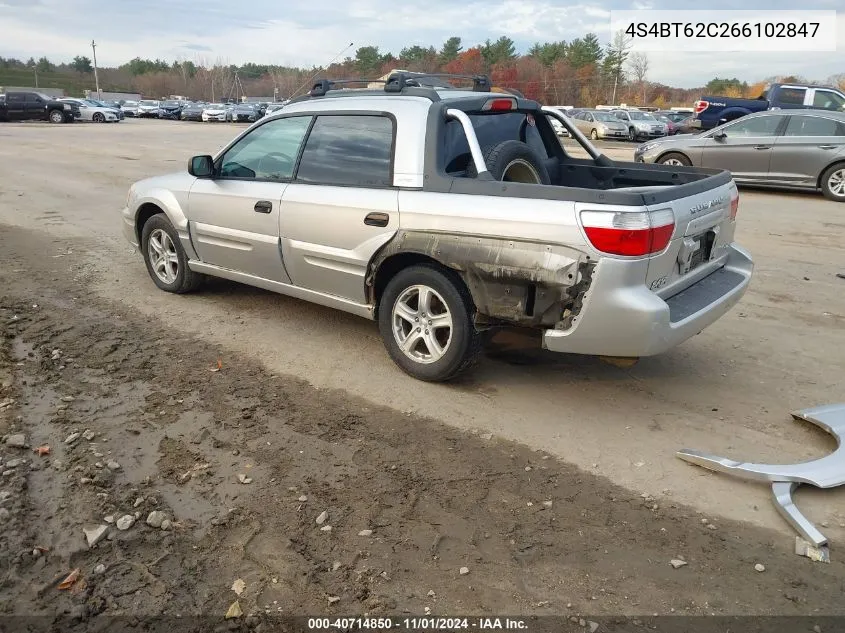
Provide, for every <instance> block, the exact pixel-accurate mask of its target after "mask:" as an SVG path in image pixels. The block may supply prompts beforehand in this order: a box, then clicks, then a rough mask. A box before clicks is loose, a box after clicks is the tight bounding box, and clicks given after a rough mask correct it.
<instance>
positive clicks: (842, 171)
mask: <svg viewBox="0 0 845 633" xmlns="http://www.w3.org/2000/svg"><path fill="white" fill-rule="evenodd" d="M821 184H822V193H823V194H824V197H825V198H827V199H828V200H835V201H836V202H845V163H839V164H838V165H833V166H831V167H829V168H828V169H827V170H826V171H825V172H824V174H822V179H821Z"/></svg>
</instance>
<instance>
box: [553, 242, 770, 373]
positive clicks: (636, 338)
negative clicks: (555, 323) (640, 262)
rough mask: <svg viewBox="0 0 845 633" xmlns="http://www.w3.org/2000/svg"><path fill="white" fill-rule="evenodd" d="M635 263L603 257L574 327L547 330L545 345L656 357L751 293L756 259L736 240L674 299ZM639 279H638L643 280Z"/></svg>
mask: <svg viewBox="0 0 845 633" xmlns="http://www.w3.org/2000/svg"><path fill="white" fill-rule="evenodd" d="M630 264H631V262H629V261H623V260H615V259H603V260H601V261H600V262H599V264H598V265H597V266H596V269H595V271H594V273H593V280H592V283H591V285H590V288H589V290H588V292H587V295H586V297H585V298H584V302H583V307H582V309H581V313H580V314H579V315H578V317H577V318H576V320H575V321H574V322H573V325H572V327H570V328H569V329H568V330H546V331H545V332H544V334H543V347H545V348H546V349H549V350H551V351H553V352H566V353H571V354H590V355H596V356H622V357H639V356H654V355H657V354H662V353H663V352H665V351H667V350H669V349H671V348H673V347H675V346H677V345H679V344H680V343H683V342H684V341H685V340H687V339H688V338H690V337H692V336H694V335H696V334H698V333H699V332H701V331H702V330H703V329H704V328H706V327H707V326H709V325H711V324H712V323H714V322H715V321H717V320H718V319H719V318H721V317H722V316H723V315H724V314H725V313H726V312H727V311H728V310H730V309H731V308H732V307H733V306H734V305H736V303H737V302H738V301H739V300H740V299H741V298H742V295H744V294H745V291H746V290H747V288H748V284H749V283H750V281H751V274H752V271H753V269H754V263H753V261H752V259H751V256H750V255H749V254H748V253H747V252H746V251H745V250H744V249H742V248H741V247H739V246H737V245H736V244H732V245H731V246H730V247H729V250H728V257H727V260H726V263H725V265H724V266H723V267H722V268H719V269H718V270H716V271H715V272H713V273H711V274H709V275H708V276H706V277H704V278H703V279H701V280H700V281H698V282H696V283H695V284H693V285H692V286H690V287H689V288H687V289H686V290H683V291H681V292H680V293H678V294H676V295H675V296H673V297H670V298H667V299H662V298H661V297H659V296H658V295H657V294H655V293H654V292H652V291H651V290H650V289H648V288H647V287H646V286H645V285H644V284H643V283H642V277H641V276H640V274H639V272H641V269H638V271H639V272H637V274H631V272H630V270H629V269H630V268H631V266H630ZM634 278H638V279H639V281H638V282H637V281H636V280H635V279H634Z"/></svg>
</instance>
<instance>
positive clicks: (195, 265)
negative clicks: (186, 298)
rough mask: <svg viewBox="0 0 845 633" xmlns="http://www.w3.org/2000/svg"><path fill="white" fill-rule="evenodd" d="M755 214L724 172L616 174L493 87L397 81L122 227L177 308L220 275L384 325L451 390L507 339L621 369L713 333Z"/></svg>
mask: <svg viewBox="0 0 845 633" xmlns="http://www.w3.org/2000/svg"><path fill="white" fill-rule="evenodd" d="M549 117H554V118H556V119H557V120H558V121H559V122H560V124H561V125H563V126H564V127H566V129H567V130H568V132H569V134H571V135H572V137H574V138H575V139H576V140H577V141H578V142H579V143H580V144H581V145H582V146H583V147H584V148H585V149H586V150H587V152H588V154H589V156H591V158H589V159H585V158H576V157H574V156H572V155H571V154H570V153H568V152H567V151H566V150H565V149H564V147H563V146H562V145H561V143H560V142H559V141H558V139H557V137H556V134H555V132H554V129H553V127H552V125H551V123H550V119H549ZM738 202H739V195H738V192H737V188H736V186H735V185H734V183H733V181H732V179H731V175H730V174H729V173H728V172H726V171H718V170H710V169H701V168H693V167H683V166H665V165H651V164H635V163H622V162H613V161H611V160H610V159H608V158H607V157H606V156H604V155H602V154H601V153H600V152H599V151H598V150H597V149H596V148H595V147H594V146H593V145H592V144H591V143H590V142H589V141H588V140H587V139H586V138H585V137H584V136H583V134H581V132H579V131H578V130H577V128H575V127H574V126H572V125H571V123H569V122H568V121H567V119H566V118H565V117H563V116H562V115H561V114H560V112H559V111H557V110H553V109H551V108H548V109H544V108H542V107H541V106H540V105H539V104H538V103H536V102H535V101H531V100H527V99H523V98H521V97H518V96H512V95H509V94H503V93H500V92H492V91H490V89H489V82H487V81H486V79H485V78H483V77H477V78H475V86H474V89H473V90H468V89H467V90H463V89H456V88H445V87H434V86H426V85H425V77H423V76H411V75H407V74H397V75H394V76H391V77H390V78H389V79H388V80H387V82H386V83H385V87H384V89H346V88H342V87H341V86H339V85H338V84H336V83H332V82H328V81H325V80H321V81H319V82H317V83H315V85H314V88H313V90H312V91H311V93H310V94H309V95H308V96H306V97H304V98H300V99H297V100H294V101H293V102H291V103H290V104H288V105H287V106H285V107H284V108H283V109H281V110H279V111H277V112H275V113H274V114H273V115H272V116H269V117H265V118H263V119H261V120H260V121H258V122H257V123H255V124H254V125H252V126H251V127H250V128H248V129H247V130H245V131H244V132H243V133H241V134H240V135H239V136H238V137H237V138H235V139H234V140H233V141H232V142H231V143H230V144H229V145H228V146H226V147H225V148H224V149H223V150H221V151H220V152H219V153H218V154H217V155H216V156H213V157H212V156H208V155H203V156H195V157H194V158H192V159H191V161H190V163H189V166H188V170H187V171H186V172H181V173H176V174H171V175H167V176H159V177H154V178H150V179H147V180H142V181H140V182H138V183H135V184H134V185H133V186H132V187H131V188H130V190H129V194H128V197H127V200H126V206H125V208H124V209H123V212H122V218H123V222H124V229H125V235H126V237H127V238H128V239H129V241H130V242H132V243H133V244H135V245H136V246H138V247H140V250H141V252H142V254H143V256H144V259H145V261H146V264H147V268H148V270H149V273H150V276H151V277H152V280H153V281H154V282H155V284H156V285H157V286H158V287H159V288H161V289H162V290H165V291H168V292H177V293H182V292H187V291H190V290H194V289H196V288H197V287H198V286H199V284H200V282H201V279H202V277H203V276H204V275H213V276H217V277H223V278H226V279H230V280H234V281H238V282H243V283H246V284H251V285H254V286H258V287H261V288H266V289H269V290H273V291H276V292H279V293H282V294H286V295H290V296H293V297H297V298H299V299H304V300H307V301H312V302H314V303H319V304H322V305H326V306H330V307H333V308H338V309H341V310H345V311H348V312H351V313H354V314H357V315H360V316H362V317H366V318H368V319H373V320H377V321H378V325H379V328H380V331H381V334H382V337H383V339H384V343H385V346H386V348H387V351H388V352H389V354H390V356H391V357H392V358H393V360H394V361H395V362H396V363H397V364H398V365H399V366H400V367H401V368H402V369H403V370H405V371H406V372H407V373H409V374H411V375H412V376H415V377H417V378H419V379H422V380H431V381H441V380H447V379H449V378H451V377H453V376H455V375H457V374H458V373H459V372H461V371H463V370H464V369H466V368H467V367H468V366H470V365H471V364H472V362H473V361H474V360H475V358H476V357H477V356H478V354H479V351H480V349H481V341H482V338H483V333H484V332H485V331H489V330H491V329H495V328H497V327H501V326H524V327H527V328H535V329H538V330H540V331H541V332H542V341H543V346H544V347H546V348H548V349H549V350H553V351H557V352H567V353H577V354H591V355H602V356H614V357H639V356H649V355H654V354H659V353H661V352H664V351H666V350H668V349H670V348H672V347H674V346H676V345H678V344H679V343H681V342H683V341H684V340H686V339H687V338H689V337H691V336H693V335H695V334H697V333H699V332H700V331H701V330H702V329H704V328H705V327H707V326H708V325H710V324H711V323H713V322H714V321H716V320H717V319H718V318H719V317H721V316H722V315H723V314H725V312H727V311H728V310H729V309H730V308H731V307H732V306H733V305H734V304H736V302H737V301H739V299H740V297H741V296H742V295H743V293H744V292H745V290H746V288H747V286H748V283H749V281H750V278H751V274H752V268H753V264H752V261H751V258H750V256H749V255H748V254H747V253H746V252H745V251H744V250H743V249H742V248H740V247H739V246H738V245H737V244H736V243H735V242H734V229H735V226H736V214H737V208H738Z"/></svg>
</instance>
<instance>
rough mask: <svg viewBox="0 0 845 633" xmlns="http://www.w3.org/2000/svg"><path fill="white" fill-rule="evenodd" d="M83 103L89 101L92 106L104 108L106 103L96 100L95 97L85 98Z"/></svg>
mask: <svg viewBox="0 0 845 633" xmlns="http://www.w3.org/2000/svg"><path fill="white" fill-rule="evenodd" d="M83 103H87V104H88V105H90V106H94V107H95V108H103V107H105V104H104V103H103V102H101V101H95V100H94V99H85V100H84V101H83Z"/></svg>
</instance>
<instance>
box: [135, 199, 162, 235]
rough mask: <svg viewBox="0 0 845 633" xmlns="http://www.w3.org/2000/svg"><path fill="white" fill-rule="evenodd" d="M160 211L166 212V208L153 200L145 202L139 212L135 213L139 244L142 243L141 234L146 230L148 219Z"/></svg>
mask: <svg viewBox="0 0 845 633" xmlns="http://www.w3.org/2000/svg"><path fill="white" fill-rule="evenodd" d="M159 213H164V209H162V208H161V207H158V206H156V205H154V204H153V203H152V202H145V203H144V204H142V205H141V208H140V209H138V213H136V214H135V237H137V238H138V244H140V243H141V235H142V234H143V232H144V225H145V224H146V223H147V220H149V219H150V218H151V217H153V216H154V215H158V214H159Z"/></svg>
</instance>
